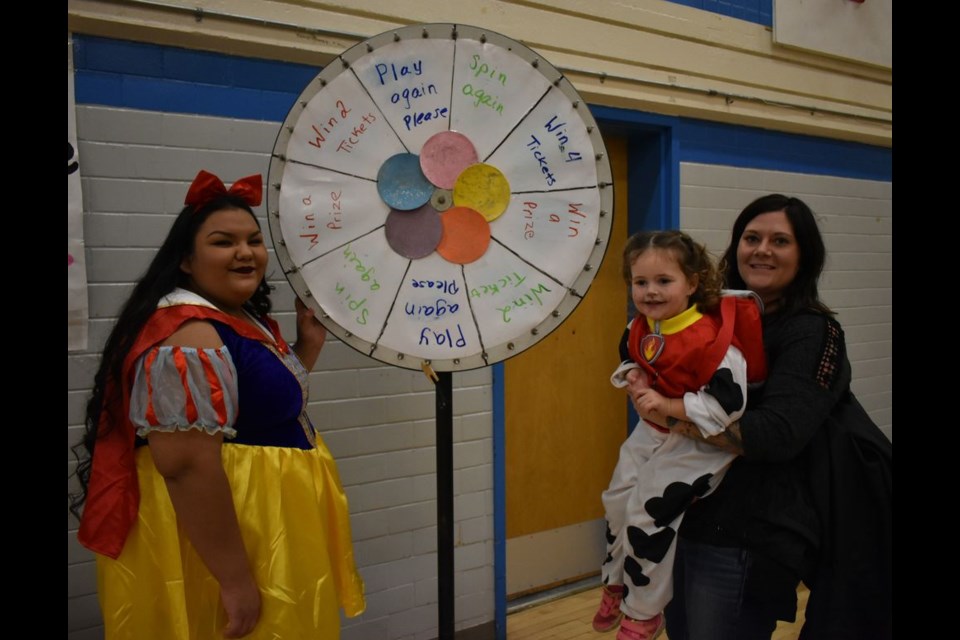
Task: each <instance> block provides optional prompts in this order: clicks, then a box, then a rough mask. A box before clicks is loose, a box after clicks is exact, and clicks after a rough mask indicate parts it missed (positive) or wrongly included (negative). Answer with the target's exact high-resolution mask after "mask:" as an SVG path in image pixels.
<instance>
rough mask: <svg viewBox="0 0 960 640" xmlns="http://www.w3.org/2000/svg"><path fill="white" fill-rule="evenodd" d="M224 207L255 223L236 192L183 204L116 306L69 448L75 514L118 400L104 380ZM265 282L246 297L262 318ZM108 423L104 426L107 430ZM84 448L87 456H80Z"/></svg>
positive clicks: (266, 305) (116, 376) (114, 372)
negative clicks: (107, 409)
mask: <svg viewBox="0 0 960 640" xmlns="http://www.w3.org/2000/svg"><path fill="white" fill-rule="evenodd" d="M223 209H242V210H244V211H246V212H248V213H249V214H250V215H251V216H252V217H253V219H254V220H255V221H256V222H257V227H259V226H260V222H259V220H257V217H256V215H255V214H254V213H253V209H251V208H250V205H249V204H247V202H246V201H245V200H243V199H242V198H240V197H237V196H235V195H229V194H225V195H223V196H219V197H217V198H214V199H212V200H210V201H209V202H206V203H205V204H204V205H203V206H201V207H200V208H199V209H194V208H193V207H192V206H190V205H187V206H186V207H184V209H183V210H182V211H181V212H180V214H179V215H178V216H177V217H176V219H175V220H174V221H173V226H172V227H171V228H170V232H169V233H168V234H167V237H166V239H165V240H164V241H163V244H162V245H160V249H159V250H158V251H157V254H156V255H155V256H154V258H153V261H152V262H150V266H149V267H147V271H146V273H144V274H143V277H141V278H140V280H139V282H137V284H136V286H135V287H134V288H133V292H132V293H131V294H130V297H129V298H128V299H127V301H126V303H125V304H124V305H123V308H122V309H121V311H120V317H119V318H117V323H116V324H115V325H114V326H113V330H112V331H111V332H110V336H109V337H108V338H107V342H106V345H105V346H104V348H103V357H102V358H101V360H100V367H99V368H98V369H97V373H96V375H95V376H94V378H93V393H92V394H91V396H90V399H89V400H88V401H87V409H86V420H85V427H84V435H83V438H82V439H81V441H80V442H78V443H77V444H76V445H74V446H73V447H72V448H71V450H72V451H73V454H74V456H75V457H76V458H77V463H78V464H77V470H76V476H77V480H78V481H79V483H80V491H79V492H77V493H72V494H70V496H69V498H70V511H71V512H72V513H73V514H74V515H75V516H76V517H77V518H79V517H80V510H81V507H82V506H83V503H84V502H85V501H86V499H87V485H88V483H89V481H90V471H91V467H92V464H93V452H94V449H95V447H96V443H97V438H98V437H99V435H100V433H99V431H98V425H99V423H100V414H101V412H102V410H103V407H104V406H105V402H107V401H109V402H114V401H119V398H107V397H106V395H107V388H108V383H109V382H111V381H112V382H114V385H113V386H112V387H113V389H117V388H118V383H119V382H120V381H121V378H122V371H123V361H124V358H125V357H126V355H127V353H128V352H129V351H130V349H131V348H132V347H133V343H134V341H135V340H136V339H137V336H139V335H140V331H141V330H142V329H143V327H144V325H145V324H146V323H147V320H148V319H149V318H150V316H151V315H153V312H154V311H156V309H157V303H158V302H160V298H162V297H163V296H165V295H167V294H168V293H170V292H171V291H173V290H174V289H176V288H177V287H183V286H184V285H185V284H186V283H187V274H185V273H184V272H183V271H181V269H180V265H181V263H182V262H183V261H184V260H185V259H186V258H189V257H190V256H192V255H193V252H194V247H195V241H196V236H197V231H198V230H199V229H200V226H201V225H202V224H203V223H204V221H206V219H207V218H209V217H210V215H211V214H213V213H215V212H217V211H221V210H223ZM270 289H271V287H270V285H268V284H267V279H266V276H264V278H263V280H261V281H260V285H259V286H258V287H257V290H256V292H255V293H254V294H253V296H252V297H251V298H250V300H248V301H247V303H246V306H247V307H248V308H249V309H250V311H251V312H253V313H254V314H255V315H257V316H260V317H263V316H265V315H267V314H268V313H270V309H271V306H272V304H271V302H270ZM110 428H112V425H106V429H110ZM84 453H86V455H82V454H84Z"/></svg>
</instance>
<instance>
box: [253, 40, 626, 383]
mask: <svg viewBox="0 0 960 640" xmlns="http://www.w3.org/2000/svg"><path fill="white" fill-rule="evenodd" d="M268 184H269V188H268V192H267V194H268V195H267V207H268V212H269V221H270V230H271V232H272V235H273V238H274V245H275V248H276V252H277V256H278V258H279V260H280V264H281V266H282V268H283V271H284V273H285V274H286V276H287V279H288V280H289V281H290V284H291V286H292V287H293V289H294V291H296V293H297V295H299V296H300V298H301V299H302V300H304V302H306V303H307V304H309V305H310V306H311V307H313V309H314V310H316V311H317V313H318V317H320V319H321V321H322V322H323V324H324V325H325V326H326V327H327V328H328V329H329V330H330V331H331V332H332V333H333V334H335V335H336V336H337V337H339V338H340V339H341V340H343V341H344V342H345V343H347V344H349V345H350V346H352V347H353V348H355V349H357V350H358V351H361V352H362V353H364V354H367V355H369V356H371V357H373V358H376V359H377V360H380V361H382V362H385V363H387V364H391V365H395V366H400V367H404V368H407V369H419V368H420V367H421V366H422V365H423V364H424V363H425V362H427V363H429V364H430V365H431V366H432V367H433V368H434V369H435V370H437V371H464V370H468V369H475V368H478V367H483V366H487V365H490V364H494V363H496V362H500V361H501V360H505V359H506V358H509V357H510V356H513V355H516V354H518V353H520V352H522V351H523V350H524V349H526V348H528V347H530V346H532V345H534V344H536V343H537V342H538V341H539V340H541V339H542V338H543V337H545V336H546V335H548V334H549V333H550V332H551V331H553V330H554V329H556V328H557V327H558V326H559V325H560V324H561V323H562V322H563V321H564V319H566V317H567V316H568V315H569V314H570V313H571V312H572V311H573V310H574V308H576V306H577V304H578V303H579V302H580V300H581V299H582V298H583V296H584V295H585V294H586V292H587V289H588V288H589V287H590V283H591V282H592V281H593V278H594V275H595V274H596V271H597V269H598V268H599V266H600V262H601V261H602V259H603V255H604V252H605V251H606V248H607V240H608V239H609V236H610V227H611V222H612V218H613V181H612V178H611V172H610V164H609V159H608V158H607V154H606V151H605V147H604V144H603V140H602V139H601V137H600V133H599V131H598V130H597V126H596V122H595V121H594V119H593V116H592V115H591V114H590V111H589V109H588V108H587V106H586V105H585V104H584V103H583V101H582V100H581V99H580V97H579V95H578V94H577V92H576V90H575V89H574V88H573V86H572V85H571V84H570V83H569V82H568V81H567V80H566V79H565V78H564V77H563V76H562V75H561V74H560V73H559V72H558V71H557V70H556V69H555V68H554V67H553V66H552V65H551V64H550V63H548V62H546V61H545V60H543V59H542V58H540V57H539V56H538V55H537V54H536V53H534V52H533V51H532V50H530V49H528V48H527V47H525V46H524V45H522V44H519V43H518V42H516V41H514V40H511V39H509V38H506V37H504V36H502V35H500V34H497V33H492V32H489V31H484V30H481V29H478V28H476V27H470V26H464V25H454V24H429V25H415V26H410V27H405V28H402V29H398V30H396V31H389V32H385V33H382V34H380V35H377V36H374V37H372V38H370V39H369V40H367V41H365V42H362V43H360V44H358V45H356V46H354V47H351V48H350V49H348V50H347V51H345V52H344V53H343V54H342V55H341V56H340V58H338V59H337V60H334V61H333V62H331V63H330V65H329V66H327V67H326V68H325V69H324V70H323V71H322V72H320V74H319V75H317V77H316V78H314V80H313V81H312V82H310V84H309V85H308V86H307V87H306V89H304V91H303V93H302V94H301V95H300V98H299V99H298V101H297V103H296V104H295V105H294V107H293V108H292V109H291V110H290V113H289V114H288V115H287V118H286V120H285V121H284V123H283V125H282V127H281V129H280V133H279V135H278V137H277V141H276V144H275V145H274V152H273V157H272V158H271V161H270V170H269V176H268Z"/></svg>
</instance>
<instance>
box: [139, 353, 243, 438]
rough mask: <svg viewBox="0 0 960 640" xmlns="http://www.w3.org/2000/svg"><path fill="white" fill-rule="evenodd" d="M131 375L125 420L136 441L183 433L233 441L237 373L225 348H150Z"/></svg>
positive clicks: (234, 434)
mask: <svg viewBox="0 0 960 640" xmlns="http://www.w3.org/2000/svg"><path fill="white" fill-rule="evenodd" d="M135 371H136V373H135V376H134V380H133V389H132V391H131V396H130V420H131V422H133V424H134V425H135V426H136V428H137V435H138V436H141V437H143V436H146V435H147V434H148V433H150V432H151V431H184V430H187V429H203V430H204V431H206V432H207V433H209V434H214V433H217V432H219V431H222V432H223V434H224V436H225V437H227V438H233V437H235V436H236V435H237V432H236V430H235V429H234V428H233V426H234V424H235V423H236V421H237V408H238V404H237V402H238V401H237V370H236V367H235V366H234V364H233V359H232V358H231V357H230V352H229V351H228V350H227V347H226V346H222V347H219V348H217V349H195V348H193V347H180V346H162V347H154V348H153V349H150V350H149V351H147V352H146V353H145V354H143V355H142V356H141V357H140V360H139V361H138V362H137V364H136V366H135Z"/></svg>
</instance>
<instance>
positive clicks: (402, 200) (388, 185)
mask: <svg viewBox="0 0 960 640" xmlns="http://www.w3.org/2000/svg"><path fill="white" fill-rule="evenodd" d="M433 190H434V186H433V185H432V184H430V181H429V180H427V177H426V176H425V175H423V170H422V169H421V168H420V157H419V156H417V155H416V154H414V153H398V154H397V155H395V156H392V157H390V158H387V160H386V161H385V162H384V163H383V164H382V165H381V166H380V171H378V172H377V192H378V193H379V194H380V197H381V198H383V201H384V202H386V203H387V205H388V206H389V207H390V208H392V209H398V210H400V211H411V210H413V209H419V208H420V207H422V206H423V205H425V204H426V203H427V202H429V201H430V196H432V195H433Z"/></svg>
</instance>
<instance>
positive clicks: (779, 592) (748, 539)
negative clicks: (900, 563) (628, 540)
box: [680, 312, 892, 640]
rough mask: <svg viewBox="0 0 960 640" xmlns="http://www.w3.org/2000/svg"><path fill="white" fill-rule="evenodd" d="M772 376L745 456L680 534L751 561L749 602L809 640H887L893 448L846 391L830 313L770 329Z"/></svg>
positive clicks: (780, 317) (753, 401)
mask: <svg viewBox="0 0 960 640" xmlns="http://www.w3.org/2000/svg"><path fill="white" fill-rule="evenodd" d="M764 346H765V348H766V352H767V357H768V368H769V376H768V378H767V382H766V384H765V385H764V387H763V388H762V390H760V391H759V392H753V393H751V394H750V397H749V398H748V409H747V412H746V413H745V414H744V416H743V418H741V420H740V429H741V434H742V436H743V446H744V456H742V457H740V458H738V459H737V460H736V461H734V463H733V465H732V466H731V468H730V470H729V471H728V473H727V475H726V477H725V478H724V480H723V482H721V483H720V486H719V487H718V488H717V490H716V491H715V492H714V493H713V494H711V495H710V496H708V497H707V498H704V499H703V500H700V501H699V502H697V503H695V504H694V505H692V506H691V507H690V509H688V511H687V514H686V516H685V519H684V521H683V524H682V525H681V528H680V535H681V536H683V537H684V538H687V539H690V540H694V541H697V542H702V543H707V544H714V545H718V546H727V547H743V548H746V549H750V550H752V551H753V552H755V553H754V555H755V556H756V557H757V561H756V563H755V566H754V567H753V568H752V569H751V574H750V576H749V578H748V584H747V585H746V590H745V597H747V598H750V599H752V600H753V601H754V602H758V603H763V604H765V605H767V606H769V607H770V608H771V609H772V610H773V611H774V613H775V614H776V615H777V616H778V618H780V619H783V620H793V619H794V615H795V611H796V600H795V595H794V594H795V588H796V584H797V581H798V579H800V578H802V579H803V580H804V582H805V583H806V584H807V586H808V587H810V600H809V601H808V604H807V610H806V623H805V625H804V631H803V635H802V636H801V637H802V638H804V639H806V638H815V639H817V640H820V639H831V638H851V639H852V638H861V637H871V638H888V637H890V635H891V633H892V631H891V627H890V609H891V605H892V592H891V590H890V582H891V569H890V567H891V563H892V547H891V524H890V523H891V513H892V472H891V462H892V445H891V444H890V441H889V440H887V439H886V437H885V436H884V435H883V434H882V432H880V430H879V429H878V428H877V427H876V425H874V424H873V422H872V421H871V420H870V418H869V417H868V416H867V414H866V412H865V411H864V410H863V408H862V407H861V406H860V404H859V403H858V402H857V401H856V398H854V396H853V394H852V393H851V391H850V364H849V361H848V359H847V355H846V346H845V343H844V339H843V331H842V329H841V328H840V325H839V324H838V323H837V322H836V321H835V320H833V319H832V318H829V317H828V316H825V315H823V314H818V313H812V312H802V313H796V314H791V315H786V314H772V315H769V316H767V317H765V318H764Z"/></svg>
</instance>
